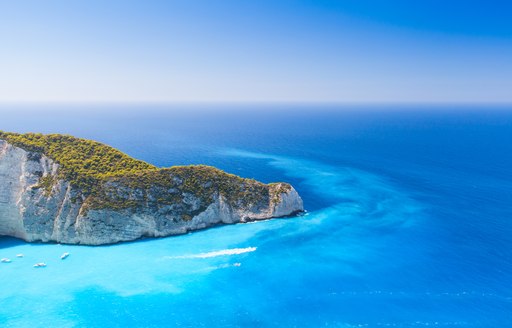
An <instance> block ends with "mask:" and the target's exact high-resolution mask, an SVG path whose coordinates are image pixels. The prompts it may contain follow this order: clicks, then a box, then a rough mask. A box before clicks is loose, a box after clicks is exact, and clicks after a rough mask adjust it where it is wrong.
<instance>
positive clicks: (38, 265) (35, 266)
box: [34, 262, 46, 268]
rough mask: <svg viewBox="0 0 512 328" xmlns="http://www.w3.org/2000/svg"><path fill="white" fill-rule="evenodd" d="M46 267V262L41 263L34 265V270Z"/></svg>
mask: <svg viewBox="0 0 512 328" xmlns="http://www.w3.org/2000/svg"><path fill="white" fill-rule="evenodd" d="M44 267H46V263H44V262H39V263H36V264H34V268H44Z"/></svg>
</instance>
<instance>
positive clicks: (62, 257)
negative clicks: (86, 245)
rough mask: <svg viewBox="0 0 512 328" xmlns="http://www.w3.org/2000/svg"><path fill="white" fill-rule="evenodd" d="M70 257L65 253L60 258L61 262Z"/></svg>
mask: <svg viewBox="0 0 512 328" xmlns="http://www.w3.org/2000/svg"><path fill="white" fill-rule="evenodd" d="M68 256H69V253H67V252H66V253H64V254H62V255H61V256H60V259H61V260H64V259H66V258H67V257H68Z"/></svg>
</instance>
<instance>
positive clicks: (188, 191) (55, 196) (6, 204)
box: [0, 138, 303, 245]
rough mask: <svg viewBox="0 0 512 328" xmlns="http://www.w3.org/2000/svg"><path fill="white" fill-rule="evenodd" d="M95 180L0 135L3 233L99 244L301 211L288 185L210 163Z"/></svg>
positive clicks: (0, 229) (0, 222)
mask: <svg viewBox="0 0 512 328" xmlns="http://www.w3.org/2000/svg"><path fill="white" fill-rule="evenodd" d="M148 177H149V178H148ZM93 183H95V184H96V185H94V188H93V191H84V190H83V188H82V187H81V185H80V184H75V183H74V182H73V181H70V179H67V178H66V175H64V174H62V164H61V163H58V162H57V161H56V160H55V159H54V158H51V157H50V156H48V154H46V153H44V152H42V151H34V150H33V149H24V147H20V146H15V145H13V143H11V142H9V141H8V140H6V139H1V138H0V235H6V236H14V237H17V238H20V239H23V240H26V241H42V242H59V243H69V244H86V245H101V244H111V243H116V242H120V241H130V240H135V239H138V238H141V237H163V236H169V235H176V234H183V233H187V232H188V231H192V230H197V229H203V228H207V227H211V226H214V225H218V224H229V223H237V222H246V221H253V220H262V219H269V218H275V217H283V216H289V215H293V214H296V213H298V212H301V211H302V210H303V204H302V200H301V198H300V196H299V195H298V193H297V192H296V191H295V189H294V188H293V187H292V186H290V185H289V184H286V183H276V184H268V185H267V184H263V183H260V182H257V181H254V180H249V179H242V178H239V177H236V176H234V175H231V174H227V173H225V172H223V171H221V170H218V169H215V168H212V167H208V166H184V167H171V168H167V169H158V168H155V169H153V170H149V171H141V172H134V173H131V174H123V175H117V176H115V175H113V176H108V177H105V178H104V179H100V180H94V182H93ZM89 187H90V185H89Z"/></svg>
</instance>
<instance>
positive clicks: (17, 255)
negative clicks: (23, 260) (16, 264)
mask: <svg viewBox="0 0 512 328" xmlns="http://www.w3.org/2000/svg"><path fill="white" fill-rule="evenodd" d="M16 257H25V254H16Z"/></svg>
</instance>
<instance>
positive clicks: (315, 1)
mask: <svg viewBox="0 0 512 328" xmlns="http://www.w3.org/2000/svg"><path fill="white" fill-rule="evenodd" d="M0 77H1V78H0V102H21V101H29V102H39V101H41V102H110V101H112V102H146V101H150V102H188V101H192V102H208V101H218V102H225V101H234V102H253V101H262V102H276V101H285V102H287V101H289V102H365V103H368V102H465V103H467V102H498V103H500V102H502V103H503V102H506V103H512V2H509V1H505V0H501V1H492V0H487V1H479V0H467V1H459V0H453V1H449V0H443V1H439V0H387V1H384V0H373V1H365V0H347V1H323V0H310V1H305V0H252V1H249V0H176V1H173V0H161V1H159V0H139V1H132V0H87V1H78V0H73V1H71V0H45V1H41V0H23V1H18V0H16V1H13V0H12V1H11V0H9V1H8V0H4V1H2V0H0Z"/></svg>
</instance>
